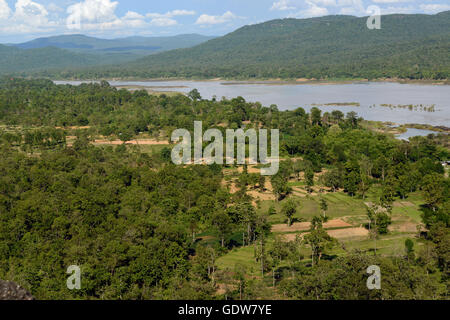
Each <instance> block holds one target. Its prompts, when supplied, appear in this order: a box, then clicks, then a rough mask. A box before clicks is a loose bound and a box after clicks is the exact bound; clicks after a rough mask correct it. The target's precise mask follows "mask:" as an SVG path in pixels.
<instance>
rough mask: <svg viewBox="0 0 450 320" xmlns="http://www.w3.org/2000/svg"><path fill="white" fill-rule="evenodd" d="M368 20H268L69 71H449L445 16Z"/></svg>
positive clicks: (427, 74) (449, 21)
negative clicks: (372, 26) (376, 26)
mask: <svg viewBox="0 0 450 320" xmlns="http://www.w3.org/2000/svg"><path fill="white" fill-rule="evenodd" d="M366 21H367V18H364V17H363V18H357V17H353V16H327V17H320V18H312V19H301V20H299V19H283V20H272V21H268V22H265V23H261V24H256V25H250V26H245V27H242V28H240V29H238V30H236V31H235V32H232V33H230V34H228V35H226V36H224V37H220V38H216V39H213V40H210V41H207V42H206V43H203V44H200V45H198V46H195V47H192V48H188V49H179V50H173V51H169V52H165V53H161V54H157V55H152V56H148V57H145V58H142V59H139V60H137V61H134V62H131V63H129V64H126V65H121V66H114V67H112V66H108V67H105V68H96V69H93V70H92V69H90V70H83V71H79V72H72V73H69V74H67V75H68V76H69V75H72V76H73V75H74V76H78V77H86V76H88V77H106V76H123V77H125V76H133V77H196V78H213V77H226V78H243V79H249V78H320V79H323V78H369V79H372V78H382V77H391V78H393V77H397V78H410V79H424V78H426V79H444V78H448V75H449V70H450V55H449V54H448V53H449V51H450V11H447V12H442V13H439V14H436V15H421V14H413V15H406V14H395V15H387V16H383V17H382V28H381V29H380V30H369V29H368V28H367V26H366Z"/></svg>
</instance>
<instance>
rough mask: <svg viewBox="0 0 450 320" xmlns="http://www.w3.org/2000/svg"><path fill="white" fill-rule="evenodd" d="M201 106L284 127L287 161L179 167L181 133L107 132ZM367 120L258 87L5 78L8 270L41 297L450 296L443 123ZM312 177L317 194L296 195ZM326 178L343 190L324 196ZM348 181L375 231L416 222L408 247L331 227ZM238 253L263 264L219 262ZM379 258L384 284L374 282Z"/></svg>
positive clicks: (211, 116)
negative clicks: (296, 228) (414, 129)
mask: <svg viewBox="0 0 450 320" xmlns="http://www.w3.org/2000/svg"><path fill="white" fill-rule="evenodd" d="M194 120H202V121H203V122H204V125H205V126H207V127H217V128H219V129H222V130H224V129H225V128H227V127H228V128H238V127H246V128H251V127H263V128H278V129H279V130H280V136H281V150H280V152H281V155H282V157H283V161H281V164H280V171H279V172H278V174H277V175H275V176H273V177H271V178H267V180H270V181H264V179H262V178H261V176H259V175H258V174H254V173H252V172H251V171H250V169H249V168H247V167H246V166H244V168H242V170H238V168H237V167H235V166H219V165H211V166H206V165H191V166H176V165H174V164H172V163H171V161H170V148H171V147H172V145H167V146H164V147H163V148H161V149H155V150H153V151H151V152H148V151H146V150H144V148H143V146H139V145H134V146H128V145H125V144H120V145H117V146H111V145H108V146H96V145H94V144H93V143H92V140H94V139H95V137H98V136H103V137H116V138H118V137H120V139H121V140H123V141H124V142H125V141H127V140H129V139H131V138H133V137H139V136H142V135H143V134H146V135H152V136H154V137H156V136H158V137H163V138H164V137H165V138H167V136H169V135H170V132H171V131H172V130H173V129H175V128H187V129H189V130H192V128H193V121H194ZM363 123H364V121H363V119H361V118H359V117H358V116H357V115H356V114H355V113H354V112H350V113H348V114H347V115H344V114H343V113H342V112H341V111H339V110H335V111H332V112H324V113H322V111H321V110H319V109H318V108H313V109H311V111H310V113H307V112H305V110H304V109H303V108H298V109H296V110H294V111H279V110H278V108H277V107H276V106H275V105H272V106H269V107H265V106H261V105H260V104H258V103H251V102H247V101H245V100H244V99H243V98H242V97H238V98H234V99H231V100H227V99H223V100H221V101H216V100H204V99H202V98H201V96H200V95H199V93H198V92H191V94H190V95H189V96H184V95H175V96H166V95H160V96H156V95H149V94H148V93H147V92H146V91H143V90H142V91H135V92H129V91H126V90H117V89H116V88H113V87H111V86H110V85H109V84H108V83H107V82H102V83H100V84H83V85H80V86H70V85H55V84H54V83H53V82H51V81H48V80H23V79H10V78H4V79H1V80H0V124H1V127H0V152H1V154H2V157H1V158H0V279H5V280H11V281H15V282H17V283H19V284H21V285H22V286H24V287H25V288H26V289H28V290H30V292H31V293H32V294H33V295H34V296H35V297H37V298H40V299H70V298H83V299H212V298H219V299H222V298H225V297H227V298H228V299H243V298H246V299H258V298H265V299H279V298H281V299H448V297H449V290H448V285H449V268H448V267H449V261H450V256H449V253H450V233H449V222H450V221H449V208H450V207H449V205H450V202H449V199H450V197H449V191H450V183H449V182H450V180H449V178H448V171H447V172H446V170H445V168H444V167H443V166H442V164H441V162H442V161H444V160H448V159H449V156H450V154H449V150H448V149H447V148H446V147H443V146H442V145H441V144H440V143H439V141H440V139H436V137H435V136H434V135H430V136H428V137H415V138H413V139H411V140H410V141H398V140H395V139H394V138H392V137H389V136H387V135H385V134H381V133H376V132H374V131H372V130H370V129H367V128H365V127H364V126H363ZM72 126H75V128H73V127H72ZM69 134H70V135H69ZM72 135H74V137H72ZM69 139H74V141H73V143H70V144H69V143H68V140H69ZM230 174H231V175H230ZM318 174H320V176H319V178H317V177H318ZM227 179H228V182H230V181H232V182H233V185H234V186H235V187H236V188H235V189H236V190H231V188H230V186H229V184H228V183H227ZM230 179H232V180H230ZM269 182H270V185H271V186H272V191H271V192H272V193H273V196H274V200H273V201H269V202H268V204H270V207H269V208H268V210H265V209H263V208H262V207H261V203H257V202H255V201H254V199H253V198H252V193H253V194H254V193H255V192H258V191H257V190H258V189H264V186H265V185H268V184H269ZM299 183H301V185H302V186H303V185H304V186H305V190H307V192H308V194H307V195H306V196H303V197H298V196H296V192H297V191H295V190H294V189H295V188H296V185H298V184H299ZM317 184H318V185H320V188H322V189H327V190H328V191H327V193H326V194H318V195H315V191H314V190H317V186H316V185H317ZM296 190H298V189H296ZM334 196H339V197H340V198H339V199H341V202H342V203H347V202H348V203H350V204H351V205H361V206H362V205H363V203H364V202H365V201H368V200H367V199H369V197H371V198H370V199H371V201H373V202H374V205H373V206H368V207H367V216H366V213H365V212H364V213H363V216H362V217H359V219H362V220H357V223H358V224H361V225H364V226H366V225H367V226H369V228H371V229H370V232H372V233H371V235H372V236H373V239H374V240H375V241H376V239H380V240H379V241H382V240H388V241H391V239H389V238H386V237H389V236H392V237H393V238H394V240H395V238H396V237H399V236H400V242H396V243H397V244H398V243H400V244H401V246H402V247H401V249H399V250H397V251H396V250H394V251H393V253H391V254H387V253H384V254H382V253H380V252H383V251H382V250H383V248H381V247H379V248H378V250H379V251H377V250H376V249H375V251H373V248H372V247H373V244H372V240H371V241H370V242H368V245H366V247H360V248H352V247H347V246H350V244H351V243H350V242H342V241H341V240H339V239H337V238H334V237H332V236H330V235H329V234H328V233H327V231H326V223H327V221H328V218H329V217H328V214H329V213H327V212H330V211H332V210H334V208H331V206H332V205H331V203H330V204H327V202H328V201H330V200H331V199H332V197H334ZM413 197H420V206H417V211H412V212H413V213H412V214H414V215H416V216H417V217H416V218H418V219H420V220H421V221H422V222H421V226H422V229H421V230H419V232H418V235H417V237H416V238H417V239H414V241H413V240H411V239H409V238H408V239H406V241H404V238H402V234H401V233H395V232H394V231H392V229H391V228H390V225H391V224H394V223H395V219H397V218H398V217H399V215H398V211H397V210H398V204H399V203H403V202H405V201H408V199H409V198H413ZM327 199H328V200H327ZM316 200H317V201H318V203H319V204H320V206H319V207H317V208H318V209H314V210H313V214H312V215H307V211H306V204H307V203H316ZM341 202H340V203H337V204H334V205H333V206H337V207H339V206H340V205H342V203H341ZM314 208H316V207H314ZM353 209H354V208H351V207H348V208H347V209H346V210H348V211H346V212H342V213H341V214H342V215H349V214H351V211H352V210H353ZM408 210H412V209H408ZM414 210H415V209H414ZM408 212H409V211H408ZM330 214H331V213H330ZM402 215H403V216H404V215H405V213H402ZM282 217H286V220H287V225H288V226H289V225H292V223H293V222H294V220H295V219H304V220H303V221H308V222H310V227H309V228H308V229H307V230H306V231H307V233H305V234H304V237H303V238H301V237H296V238H295V240H289V241H287V240H286V239H285V238H283V236H286V234H281V235H276V234H275V233H274V231H273V227H274V222H273V221H275V220H273V219H274V218H276V219H279V218H282ZM370 226H371V227H370ZM364 228H365V227H361V229H364ZM413 234H414V233H413ZM408 235H409V234H408ZM403 242H404V244H403ZM389 243H390V244H391V245H392V243H391V242H389ZM375 244H376V242H375ZM332 250H340V251H332ZM236 252H239V253H242V252H244V253H245V252H247V253H248V255H249V257H250V259H248V260H250V261H244V262H246V263H255V265H257V266H258V270H257V271H254V272H255V273H254V274H253V273H251V268H249V267H248V264H241V263H235V264H233V265H232V268H231V269H226V268H224V267H219V266H218V265H219V262H218V261H219V259H222V261H223V259H224V258H225V259H226V258H227V257H229V256H230V255H232V254H236ZM377 252H379V253H378V254H377ZM73 264H76V265H80V266H81V267H82V270H83V280H82V281H83V286H82V289H81V290H74V291H71V290H68V289H67V287H66V279H67V274H66V268H67V266H69V265H73ZM373 264H376V265H379V266H380V267H381V269H382V270H383V278H382V279H383V287H382V289H381V290H373V291H369V290H368V289H367V287H366V284H365V283H366V282H365V280H366V278H367V274H366V268H367V266H369V265H373ZM255 274H256V275H255ZM224 288H225V289H224Z"/></svg>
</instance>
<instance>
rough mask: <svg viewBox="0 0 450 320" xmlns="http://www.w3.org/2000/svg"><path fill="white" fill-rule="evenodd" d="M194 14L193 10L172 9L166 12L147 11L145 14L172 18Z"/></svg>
mask: <svg viewBox="0 0 450 320" xmlns="http://www.w3.org/2000/svg"><path fill="white" fill-rule="evenodd" d="M194 14H195V11H190V10H173V11H169V12H166V13H147V14H146V16H147V17H148V18H155V19H157V18H173V17H176V16H192V15H194Z"/></svg>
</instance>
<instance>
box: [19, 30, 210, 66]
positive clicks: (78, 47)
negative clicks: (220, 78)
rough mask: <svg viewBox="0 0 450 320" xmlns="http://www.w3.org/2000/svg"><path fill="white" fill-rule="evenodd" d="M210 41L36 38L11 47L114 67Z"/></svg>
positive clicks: (186, 36)
mask: <svg viewBox="0 0 450 320" xmlns="http://www.w3.org/2000/svg"><path fill="white" fill-rule="evenodd" d="M212 38H214V37H209V36H203V35H198V34H183V35H177V36H169V37H127V38H119V39H100V38H94V37H88V36H85V35H81V34H74V35H62V36H54V37H48V38H38V39H34V40H32V41H28V42H24V43H20V44H16V45H14V46H15V47H18V48H21V49H37V48H46V47H56V48H60V49H66V50H69V51H72V52H77V53H88V54H96V55H102V56H103V59H107V61H109V63H115V62H125V61H131V60H135V59H137V58H139V57H142V56H146V55H149V54H154V53H158V52H162V51H168V50H173V49H179V48H188V47H192V46H194V45H197V44H200V43H202V42H205V41H207V40H210V39H212ZM103 62H104V61H103Z"/></svg>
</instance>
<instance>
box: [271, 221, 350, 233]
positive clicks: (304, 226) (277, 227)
mask: <svg viewBox="0 0 450 320" xmlns="http://www.w3.org/2000/svg"><path fill="white" fill-rule="evenodd" d="M351 226H352V225H351V224H349V223H347V222H345V221H343V220H341V219H333V220H330V221H328V222H325V223H324V224H323V227H324V229H331V228H346V227H351ZM310 228H311V222H295V223H293V224H292V225H291V226H290V227H288V226H287V224H274V225H273V226H272V232H296V231H307V230H309V229H310Z"/></svg>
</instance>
